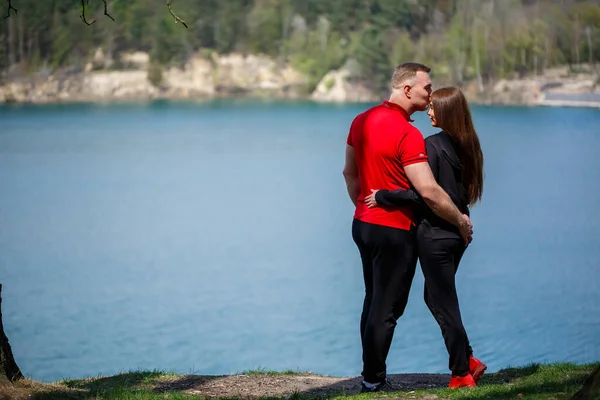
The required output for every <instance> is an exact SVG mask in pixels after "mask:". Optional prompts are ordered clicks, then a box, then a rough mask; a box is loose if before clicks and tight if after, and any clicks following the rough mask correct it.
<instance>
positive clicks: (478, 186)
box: [431, 87, 483, 206]
mask: <svg viewBox="0 0 600 400" xmlns="http://www.w3.org/2000/svg"><path fill="white" fill-rule="evenodd" d="M431 104H432V105H433V112H434V114H435V120H436V124H437V126H438V127H440V128H441V129H443V130H444V131H446V132H447V133H449V134H450V136H452V138H453V139H454V140H455V141H456V143H458V148H459V157H460V161H461V163H462V179H463V185H464V186H465V189H466V191H467V196H468V201H469V205H471V206H472V205H474V204H475V203H476V202H478V201H480V200H481V196H482V195H483V152H482V151H481V146H480V144H479V137H478V136H477V132H476V131H475V127H474V126H473V120H472V119H471V111H470V109H469V103H468V102H467V99H466V98H465V95H464V94H463V93H462V91H461V90H460V89H459V88H457V87H446V88H441V89H438V90H436V91H434V92H433V93H432V94H431Z"/></svg>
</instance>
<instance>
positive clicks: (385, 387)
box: [360, 378, 399, 393]
mask: <svg viewBox="0 0 600 400" xmlns="http://www.w3.org/2000/svg"><path fill="white" fill-rule="evenodd" d="M360 386H361V389H360V392H361V393H375V392H398V391H399V389H397V388H395V387H394V386H393V385H392V382H390V381H389V379H387V378H385V381H383V382H380V383H378V384H377V385H376V386H373V387H372V388H368V387H366V386H365V384H364V382H363V383H361V384H360Z"/></svg>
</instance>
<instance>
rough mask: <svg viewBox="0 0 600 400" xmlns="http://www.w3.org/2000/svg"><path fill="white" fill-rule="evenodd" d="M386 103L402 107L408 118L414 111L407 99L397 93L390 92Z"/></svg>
mask: <svg viewBox="0 0 600 400" xmlns="http://www.w3.org/2000/svg"><path fill="white" fill-rule="evenodd" d="M388 101H389V102H390V103H394V104H397V105H399V106H400V107H402V108H403V109H404V111H406V113H407V114H408V115H409V116H411V115H412V114H413V113H414V112H415V111H416V110H415V109H414V107H413V106H412V104H410V102H409V101H408V99H407V98H406V97H404V96H402V95H401V94H399V93H395V92H392V94H391V95H390V99H389V100H388Z"/></svg>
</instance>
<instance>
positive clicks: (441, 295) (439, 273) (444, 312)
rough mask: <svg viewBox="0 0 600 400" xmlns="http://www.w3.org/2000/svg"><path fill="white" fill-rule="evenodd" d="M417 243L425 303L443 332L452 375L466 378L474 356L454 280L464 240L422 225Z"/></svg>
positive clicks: (463, 247)
mask: <svg viewBox="0 0 600 400" xmlns="http://www.w3.org/2000/svg"><path fill="white" fill-rule="evenodd" d="M434 229H435V228H434ZM417 243H418V248H419V251H418V252H419V261H420V264H421V269H422V270H423V276H424V277H425V291H424V297H425V304H427V307H429V311H431V314H432V315H433V317H434V318H435V320H436V321H437V323H438V325H439V326H440V329H441V331H442V336H443V337H444V342H445V343H446V349H447V350H448V354H449V356H450V361H449V365H448V367H449V369H450V370H451V371H452V375H455V376H463V375H465V374H466V373H467V372H469V357H470V356H471V354H473V350H472V349H471V346H470V344H469V338H468V337H467V332H466V331H465V328H464V326H463V323H462V318H461V316H460V307H459V304H458V295H457V293H456V285H455V280H454V277H455V275H456V271H457V270H458V264H459V263H460V259H461V258H462V256H463V254H464V252H465V249H466V247H465V244H464V241H463V240H462V239H460V238H454V237H453V235H452V234H450V235H448V234H444V232H443V231H436V230H432V229H431V227H429V226H428V225H427V224H426V223H421V224H419V228H418V230H417Z"/></svg>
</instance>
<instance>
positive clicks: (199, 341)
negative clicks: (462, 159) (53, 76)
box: [0, 101, 600, 381]
mask: <svg viewBox="0 0 600 400" xmlns="http://www.w3.org/2000/svg"><path fill="white" fill-rule="evenodd" d="M365 107H367V105H364V104H363V105H339V106H333V105H316V104H312V103H285V102H284V103H281V102H264V103H252V102H248V101H239V102H226V101H222V102H212V103H193V102H188V103H183V102H182V103H177V102H160V103H152V104H116V105H105V106H101V105H99V106H92V105H61V106H24V107H3V108H0V188H1V189H0V190H1V192H0V193H1V194H0V283H2V284H3V292H2V295H3V296H2V297H3V302H2V306H3V314H4V326H5V329H6V333H7V335H8V337H9V339H10V343H11V345H12V348H13V352H14V354H15V357H16V360H17V362H18V364H19V366H20V367H21V369H22V370H23V372H24V374H25V375H27V376H29V377H31V378H34V379H38V380H43V381H55V380H59V379H63V378H67V377H86V376H97V375H99V374H102V375H104V374H114V373H118V372H123V371H129V370H131V369H160V370H173V371H177V372H181V373H190V372H193V373H201V374H228V373H235V372H239V371H244V370H248V369H255V368H258V367H262V368H267V369H273V370H284V369H293V370H296V369H299V370H302V371H305V370H309V371H313V372H315V373H323V374H330V375H339V376H349V375H359V374H360V371H361V362H360V360H361V352H360V341H359V333H358V321H359V316H360V310H361V305H362V296H363V290H364V288H363V283H362V274H361V266H360V261H359V256H358V252H357V250H356V248H355V245H354V243H353V242H352V239H351V235H350V225H351V220H352V212H353V208H352V206H351V203H350V200H349V199H348V198H347V194H346V189H345V184H344V182H343V178H342V175H341V170H342V166H343V157H344V146H345V138H346V134H347V130H348V127H349V124H350V122H351V120H352V118H353V117H354V116H355V115H356V114H357V113H359V112H360V111H362V110H363V109H365ZM473 112H474V119H475V123H476V125H477V128H478V130H479V134H480V138H481V143H482V146H483V150H484V154H485V164H486V180H485V191H484V199H483V203H482V204H481V205H479V206H477V207H476V208H475V209H474V210H473V217H472V219H473V223H474V225H475V240H474V242H473V244H472V246H471V247H470V248H469V250H468V251H467V253H466V255H465V257H464V259H463V262H462V264H461V267H460V270H459V274H458V290H459V295H460V300H461V304H462V311H463V319H464V322H465V325H466V327H467V330H468V333H469V335H470V339H471V342H472V345H473V347H474V349H475V354H476V355H477V356H478V357H480V358H481V359H483V360H484V361H485V362H486V363H487V364H488V365H489V367H490V370H492V371H495V370H498V369H500V368H503V367H507V366H509V365H523V364H527V363H529V362H553V361H572V362H592V361H599V360H600V279H599V278H600V272H599V268H600V265H599V261H598V260H600V245H599V241H598V240H599V238H600V212H599V211H598V206H599V205H600V179H599V175H600V157H598V154H599V152H600V128H599V127H600V111H599V110H592V109H566V108H556V109H555V108H518V107H507V108H485V107H474V108H473ZM415 117H416V125H417V126H418V127H419V128H420V129H422V132H423V133H424V134H425V135H426V136H427V135H429V134H431V133H434V132H435V130H434V129H433V128H431V127H430V126H428V123H427V120H426V116H425V114H424V113H421V114H420V115H416V116H415ZM422 286H423V279H422V275H421V273H420V272H418V273H417V276H416V278H415V281H414V284H413V289H412V292H411V297H410V301H409V304H408V307H407V311H406V313H405V315H404V316H403V317H402V318H401V320H400V321H399V324H398V327H397V330H396V335H395V338H394V342H393V344H392V349H391V352H390V355H389V358H388V371H389V372H390V373H401V372H448V370H447V364H448V361H447V355H446V352H445V348H444V346H443V342H442V338H441V335H440V332H439V328H438V327H437V325H436V324H435V322H434V320H433V318H432V317H431V315H430V314H429V312H428V311H427V309H426V307H425V305H424V303H423V301H422Z"/></svg>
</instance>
